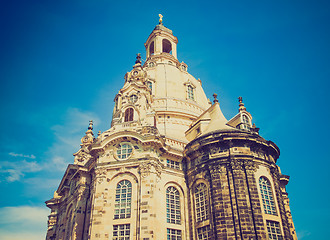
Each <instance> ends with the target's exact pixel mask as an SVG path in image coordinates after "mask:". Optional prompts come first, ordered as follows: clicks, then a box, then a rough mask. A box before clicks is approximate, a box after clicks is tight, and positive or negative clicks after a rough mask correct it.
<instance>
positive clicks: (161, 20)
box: [158, 14, 163, 24]
mask: <svg viewBox="0 0 330 240" xmlns="http://www.w3.org/2000/svg"><path fill="white" fill-rule="evenodd" d="M158 16H159V24H163V15H161V14H158Z"/></svg>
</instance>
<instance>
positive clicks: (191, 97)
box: [188, 85, 195, 100]
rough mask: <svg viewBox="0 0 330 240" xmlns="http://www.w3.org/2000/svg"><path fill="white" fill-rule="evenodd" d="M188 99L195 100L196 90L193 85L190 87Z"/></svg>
mask: <svg viewBox="0 0 330 240" xmlns="http://www.w3.org/2000/svg"><path fill="white" fill-rule="evenodd" d="M188 99H191V100H194V99H195V97H194V88H193V87H192V86H191V85H188Z"/></svg>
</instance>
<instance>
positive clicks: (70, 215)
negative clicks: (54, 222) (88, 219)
mask: <svg viewBox="0 0 330 240" xmlns="http://www.w3.org/2000/svg"><path fill="white" fill-rule="evenodd" d="M66 219H67V224H66V229H65V232H66V237H65V239H66V240H71V237H72V234H73V232H72V231H73V226H74V225H73V224H74V218H73V210H72V207H70V210H69V211H68V214H67V216H66Z"/></svg>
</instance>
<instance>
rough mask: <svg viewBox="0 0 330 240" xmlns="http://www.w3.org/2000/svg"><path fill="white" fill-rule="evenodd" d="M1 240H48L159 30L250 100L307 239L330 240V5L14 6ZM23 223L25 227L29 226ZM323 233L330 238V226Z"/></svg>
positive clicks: (6, 14)
mask: <svg viewBox="0 0 330 240" xmlns="http://www.w3.org/2000/svg"><path fill="white" fill-rule="evenodd" d="M0 6H1V7H0V34H1V38H0V48H1V54H0V68H1V69H0V79H1V84H2V87H1V88H0V99H1V101H0V102H1V105H0V108H1V109H0V111H1V115H2V117H1V126H2V127H1V135H0V140H1V144H0V181H1V182H0V191H1V193H2V198H1V199H0V216H2V217H1V218H0V238H1V239H4V240H7V239H10V240H15V239H22V238H23V237H22V236H24V239H27V240H30V239H31V240H32V239H33V240H35V239H43V238H44V235H45V233H46V221H47V219H46V216H47V214H48V213H49V211H48V209H47V208H46V207H45V205H44V201H45V200H48V199H50V198H51V197H52V194H53V191H54V190H56V188H57V186H58V184H59V182H60V179H61V177H62V176H63V173H64V170H65V168H66V166H67V164H68V163H73V156H72V153H74V152H76V151H77V150H78V149H79V144H80V139H81V137H82V136H83V135H84V133H85V131H86V130H87V127H88V121H89V120H90V119H93V120H94V122H95V125H94V133H97V131H99V130H101V131H105V130H107V129H108V128H109V126H110V121H111V113H112V108H113V98H114V96H115V94H116V93H117V91H118V90H119V89H120V88H121V86H122V85H123V82H124V79H123V77H124V75H125V73H126V72H127V71H130V70H131V67H132V65H133V64H134V61H135V56H136V55H135V54H136V53H141V54H142V58H143V59H145V50H144V42H145V41H146V39H147V37H148V36H149V34H150V33H151V31H152V30H153V28H154V26H155V25H156V24H157V23H158V14H159V13H161V14H162V15H163V16H164V18H163V21H164V25H165V26H167V27H168V28H170V29H172V30H173V33H174V35H175V36H177V37H178V39H179V43H178V59H179V61H184V62H185V63H187V64H188V71H189V72H190V73H191V74H192V75H193V76H195V77H196V78H200V79H201V80H202V82H203V87H204V90H205V92H206V94H207V95H208V97H209V98H212V94H213V93H214V92H216V93H217V94H218V98H219V101H220V104H221V108H222V111H223V112H224V115H225V116H226V117H227V119H230V118H231V117H233V116H234V115H235V114H236V113H237V111H238V101H237V98H238V97H239V96H242V97H243V100H244V103H245V106H246V107H247V110H248V111H249V112H250V113H251V114H252V116H253V118H254V119H253V120H254V122H255V123H256V125H257V127H260V134H261V135H262V136H263V137H264V138H265V139H267V140H272V141H274V142H275V143H276V144H277V145H278V146H279V148H280V149H281V156H280V158H279V160H278V164H279V165H280V167H281V169H282V172H283V173H284V174H287V175H290V176H291V178H290V182H289V185H288V187H287V190H288V192H289V197H290V200H291V201H290V203H291V209H292V215H293V220H294V223H295V227H296V230H297V233H298V237H299V239H303V240H305V239H306V240H307V239H327V236H328V234H327V233H326V231H324V229H326V228H327V227H328V224H329V220H328V216H329V215H330V211H329V208H330V207H329V204H328V202H329V197H330V190H329V185H328V184H329V173H328V168H329V167H330V166H329V165H330V164H329V160H330V159H329V155H328V154H327V151H328V149H329V147H328V145H329V144H328V136H329V135H330V131H329V127H328V125H329V123H330V122H329V117H330V114H329V106H328V105H329V104H328V98H327V95H328V91H329V79H330V66H329V63H330V45H329V43H330V34H329V32H330V28H329V23H330V4H329V2H328V1H305V0H302V1H295V0H292V1H228V0H227V1H125V2H123V3H119V1H116V2H114V1H105V0H99V1H85V0H79V1H78V0H72V1H69V2H68V1H63V0H60V1H48V0H43V1H41V0H40V1H33V0H31V1H17V0H13V1H2V3H1V5H0ZM18 226H19V227H18ZM319 229H323V230H319Z"/></svg>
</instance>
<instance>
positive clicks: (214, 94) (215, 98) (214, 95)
mask: <svg viewBox="0 0 330 240" xmlns="http://www.w3.org/2000/svg"><path fill="white" fill-rule="evenodd" d="M217 96H218V94H216V93H213V97H214V100H213V102H214V103H217V102H219V101H218V99H217Z"/></svg>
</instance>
